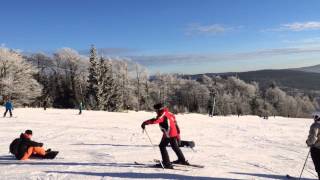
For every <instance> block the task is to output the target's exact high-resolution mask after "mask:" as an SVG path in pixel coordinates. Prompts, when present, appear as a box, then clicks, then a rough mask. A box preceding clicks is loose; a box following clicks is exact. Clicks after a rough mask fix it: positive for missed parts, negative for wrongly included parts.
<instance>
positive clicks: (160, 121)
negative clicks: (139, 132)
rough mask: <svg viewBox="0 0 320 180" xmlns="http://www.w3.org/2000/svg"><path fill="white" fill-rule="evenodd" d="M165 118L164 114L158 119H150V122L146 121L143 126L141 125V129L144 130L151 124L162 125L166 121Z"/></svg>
mask: <svg viewBox="0 0 320 180" xmlns="http://www.w3.org/2000/svg"><path fill="white" fill-rule="evenodd" d="M164 116H165V114H164V113H163V114H162V115H161V116H158V117H157V118H152V119H149V120H146V121H144V122H143V123H142V124H141V128H142V129H144V128H145V126H146V125H149V124H159V123H162V122H163V121H164Z"/></svg>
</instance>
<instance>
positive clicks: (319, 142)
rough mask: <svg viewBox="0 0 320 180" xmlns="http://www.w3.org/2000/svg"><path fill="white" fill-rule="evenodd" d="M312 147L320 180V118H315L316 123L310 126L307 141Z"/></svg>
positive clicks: (313, 158)
mask: <svg viewBox="0 0 320 180" xmlns="http://www.w3.org/2000/svg"><path fill="white" fill-rule="evenodd" d="M306 143H307V145H308V147H310V153H311V158H312V161H313V163H314V167H315V169H316V172H317V173H318V178H319V179H320V117H319V115H315V116H314V123H313V124H312V125H311V126H310V131H309V136H308V139H307V141H306Z"/></svg>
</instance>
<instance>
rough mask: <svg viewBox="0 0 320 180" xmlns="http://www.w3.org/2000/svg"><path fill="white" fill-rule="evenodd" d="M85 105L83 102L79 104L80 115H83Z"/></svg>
mask: <svg viewBox="0 0 320 180" xmlns="http://www.w3.org/2000/svg"><path fill="white" fill-rule="evenodd" d="M82 109H83V104H82V102H80V103H79V115H81V114H82Z"/></svg>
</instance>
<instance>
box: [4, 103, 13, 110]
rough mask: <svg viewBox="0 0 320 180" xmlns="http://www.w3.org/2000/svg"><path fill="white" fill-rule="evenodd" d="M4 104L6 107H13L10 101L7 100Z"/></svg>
mask: <svg viewBox="0 0 320 180" xmlns="http://www.w3.org/2000/svg"><path fill="white" fill-rule="evenodd" d="M4 106H5V107H6V109H11V110H12V109H13V105H12V103H11V102H10V101H7V102H6V103H5V105H4Z"/></svg>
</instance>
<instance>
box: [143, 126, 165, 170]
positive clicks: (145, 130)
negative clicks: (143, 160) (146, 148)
mask: <svg viewBox="0 0 320 180" xmlns="http://www.w3.org/2000/svg"><path fill="white" fill-rule="evenodd" d="M144 132H146V135H147V137H148V139H149V142H150V144H151V146H152V148H153V150H154V151H155V152H157V150H156V148H155V147H154V145H153V143H152V141H151V138H150V136H149V134H148V131H147V129H144ZM160 164H161V167H162V168H163V169H164V166H163V164H162V161H160Z"/></svg>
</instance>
